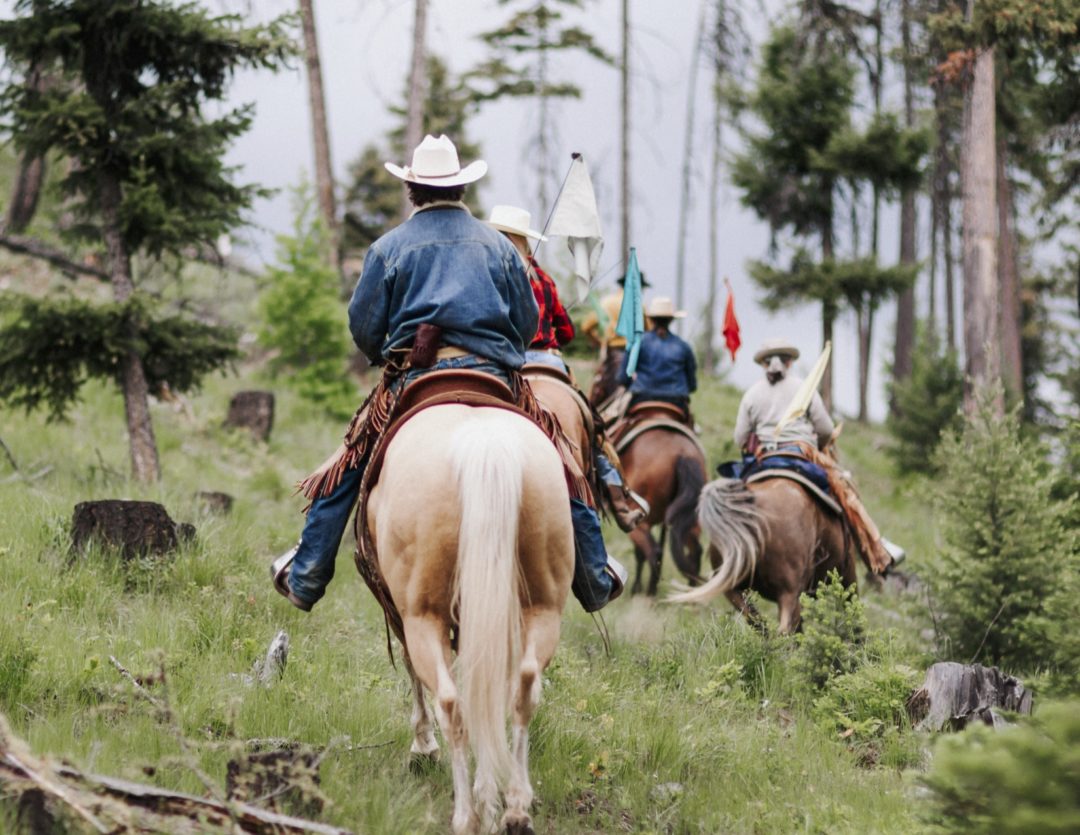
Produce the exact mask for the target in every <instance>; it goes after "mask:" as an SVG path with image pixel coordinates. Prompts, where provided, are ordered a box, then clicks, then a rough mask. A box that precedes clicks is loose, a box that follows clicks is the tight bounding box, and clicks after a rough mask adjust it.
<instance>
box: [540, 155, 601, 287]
mask: <svg viewBox="0 0 1080 835" xmlns="http://www.w3.org/2000/svg"><path fill="white" fill-rule="evenodd" d="M547 234H548V235H559V236H561V237H564V238H566V242H567V244H568V245H569V246H570V252H571V254H572V255H573V256H574V275H575V277H576V278H577V280H576V281H575V282H574V289H575V291H576V294H575V295H576V297H577V301H578V302H580V301H582V300H583V299H584V298H585V297H586V296H587V295H588V293H589V286H590V285H591V284H592V280H593V276H594V275H596V271H597V270H598V269H599V267H600V253H601V252H602V251H603V249H604V236H603V233H602V232H601V231H600V214H599V213H598V212H597V210H596V194H595V193H594V192H593V186H592V180H590V179H589V170H588V169H587V168H586V167H585V160H584V159H583V158H582V157H581V155H577V156H575V157H574V161H573V162H572V163H571V164H570V173H568V174H567V175H566V183H565V184H564V185H563V188H562V192H560V194H559V199H558V201H557V202H556V203H555V208H554V210H552V213H551V221H550V222H549V223H548V228H547Z"/></svg>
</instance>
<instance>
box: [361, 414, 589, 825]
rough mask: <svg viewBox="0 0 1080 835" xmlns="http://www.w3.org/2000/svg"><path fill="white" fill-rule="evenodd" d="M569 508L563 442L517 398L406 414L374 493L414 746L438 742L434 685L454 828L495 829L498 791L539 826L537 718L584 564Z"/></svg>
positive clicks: (375, 528)
mask: <svg viewBox="0 0 1080 835" xmlns="http://www.w3.org/2000/svg"><path fill="white" fill-rule="evenodd" d="M569 507H570V499H569V494H568V492H567V486H566V479H565V476H564V472H563V466H562V462H561V460H560V458H559V454H558V453H557V452H556V450H555V447H554V445H553V444H552V443H551V441H550V440H548V438H547V437H546V436H545V435H544V433H543V432H541V430H540V429H539V428H538V427H536V426H535V425H534V424H533V423H532V422H530V421H529V420H527V419H526V418H524V417H522V416H520V415H518V414H515V413H513V412H510V411H507V410H505V409H498V408H483V407H470V406H464V405H457V404H448V405H440V406H432V407H430V408H428V409H425V410H423V411H421V412H419V413H418V414H417V415H416V416H414V417H413V418H411V419H410V420H409V421H408V422H406V423H405V424H404V425H403V426H402V427H401V429H400V430H399V431H398V433H397V435H396V436H395V437H394V439H393V440H392V441H391V443H390V446H389V448H388V450H387V453H386V458H385V461H384V464H383V469H382V472H381V475H380V478H379V482H378V484H377V485H376V487H375V488H374V489H373V491H372V494H371V496H370V498H369V500H368V522H369V525H370V526H371V532H372V537H373V541H374V542H375V543H376V547H377V551H378V555H379V567H380V570H381V571H382V574H383V576H384V578H385V580H386V584H387V587H388V588H389V590H390V593H391V595H392V597H393V601H394V604H395V605H396V607H397V609H398V611H399V612H400V614H401V618H402V622H403V625H404V634H405V654H406V659H407V662H408V663H407V666H408V669H409V673H410V675H411V677H412V681H413V696H414V703H413V714H412V725H413V731H414V734H415V736H414V740H413V744H412V751H413V754H414V755H415V756H420V757H424V756H434V755H435V754H436V753H437V752H438V743H437V742H436V741H435V736H434V734H433V732H432V730H433V729H432V721H431V715H430V713H429V710H428V706H427V702H426V701H425V699H424V688H427V690H428V691H429V692H430V693H431V694H432V699H433V701H434V705H435V716H436V717H437V719H438V722H439V726H440V727H441V728H442V732H443V737H444V738H445V739H446V740H447V741H448V743H449V746H450V760H451V770H452V773H453V781H454V813H453V819H452V829H453V832H454V833H455V835H463V833H473V832H491V831H493V830H494V827H495V823H496V820H497V817H498V812H499V806H500V793H501V794H502V796H503V798H504V800H505V814H504V815H503V818H502V823H501V826H502V828H503V829H504V830H505V831H506V832H508V833H524V832H532V831H533V830H532V822H531V819H530V817H529V807H530V805H531V804H532V799H533V791H532V786H531V785H530V783H529V772H528V754H529V739H528V726H529V720H530V718H531V717H532V715H533V712H534V711H535V710H536V706H537V704H538V702H539V700H540V674H541V673H542V672H543V670H544V668H545V667H547V665H548V662H550V661H551V658H552V656H553V655H554V653H555V647H556V645H557V644H558V642H559V627H560V618H561V615H562V610H563V605H564V604H565V602H566V595H567V593H568V592H569V590H570V582H571V578H572V575H573V571H574V538H573V531H572V529H571V526H570V512H569ZM452 633H454V634H456V648H457V660H456V662H455V661H454V660H453V658H452V654H451V652H452V650H451V634H452ZM508 712H509V713H510V714H512V738H513V742H512V745H511V744H508V741H507V729H506V720H507V713H508ZM469 748H471V750H472V754H473V757H474V760H475V766H476V775H475V782H474V783H473V785H472V786H471V787H470V785H469V772H470V767H469V750H468V749H469Z"/></svg>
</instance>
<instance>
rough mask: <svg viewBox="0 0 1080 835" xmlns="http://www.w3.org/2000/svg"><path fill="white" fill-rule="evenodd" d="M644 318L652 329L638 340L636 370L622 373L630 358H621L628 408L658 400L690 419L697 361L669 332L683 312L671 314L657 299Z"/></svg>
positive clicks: (672, 309) (668, 304)
mask: <svg viewBox="0 0 1080 835" xmlns="http://www.w3.org/2000/svg"><path fill="white" fill-rule="evenodd" d="M645 315H646V316H648V317H649V319H650V320H651V321H652V324H653V329H652V330H651V331H646V332H645V333H644V334H643V335H642V337H641V347H640V349H639V350H638V359H637V369H636V370H635V372H634V376H633V377H631V376H630V375H629V374H627V373H626V371H627V365H628V363H629V358H630V355H629V353H627V356H626V357H625V358H623V364H622V369H621V370H620V372H619V382H620V383H621V384H622V385H624V386H627V387H628V388H629V389H630V405H631V406H633V405H634V404H636V403H640V402H642V401H645V400H660V401H662V402H665V403H671V404H673V405H676V406H678V407H679V408H681V409H682V410H683V413H684V415H685V417H686V419H687V420H689V417H690V394H691V393H692V392H694V391H696V390H697V361H696V360H695V359H694V350H693V349H692V348H691V347H690V346H689V345H688V344H687V343H686V342H685V341H684V340H682V339H680V338H679V337H678V336H676V335H675V334H673V333H672V332H671V330H670V326H671V320H672V319H681V318H682V317H684V316H685V315H686V312H685V311H682V310H675V307H674V305H673V304H672V303H671V299H669V298H666V297H664V296H660V297H658V298H656V299H654V300H653V302H652V303H651V304H650V305H649V306H648V307H647V308H646V310H645Z"/></svg>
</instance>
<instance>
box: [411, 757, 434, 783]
mask: <svg viewBox="0 0 1080 835" xmlns="http://www.w3.org/2000/svg"><path fill="white" fill-rule="evenodd" d="M438 767H439V752H438V751H435V752H433V753H431V754H421V753H419V752H416V751H414V752H413V753H412V754H410V755H409V771H411V772H412V773H413V774H415V775H416V776H417V777H426V776H427V775H429V774H431V773H432V772H433V771H434V770H435V769H437V768H438Z"/></svg>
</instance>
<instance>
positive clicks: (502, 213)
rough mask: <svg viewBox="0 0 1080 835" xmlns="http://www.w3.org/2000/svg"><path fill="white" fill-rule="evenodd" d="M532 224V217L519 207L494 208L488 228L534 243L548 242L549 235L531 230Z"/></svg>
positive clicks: (489, 216) (489, 217) (489, 218)
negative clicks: (530, 239)
mask: <svg viewBox="0 0 1080 835" xmlns="http://www.w3.org/2000/svg"><path fill="white" fill-rule="evenodd" d="M531 223H532V215H530V214H529V213H528V212H527V211H525V210H524V209H519V208H518V207H517V206H493V207H492V209H491V214H490V215H488V219H487V224H488V226H491V227H493V228H495V229H498V230H499V231H500V232H509V233H510V234H511V235H521V236H523V237H525V238H532V239H533V240H534V241H546V240H547V235H544V234H543V233H541V232H537V231H536V230H535V229H530V228H529V225H530V224H531Z"/></svg>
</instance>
